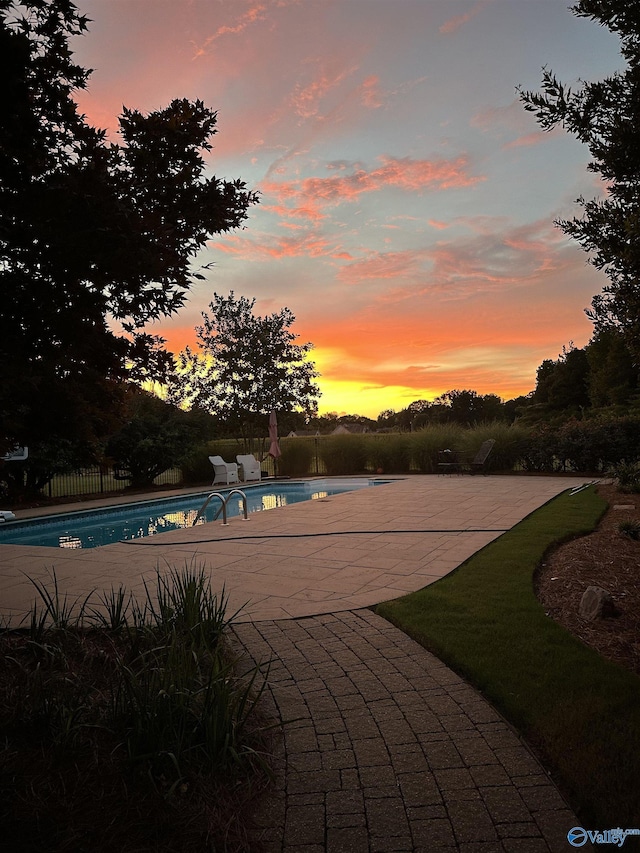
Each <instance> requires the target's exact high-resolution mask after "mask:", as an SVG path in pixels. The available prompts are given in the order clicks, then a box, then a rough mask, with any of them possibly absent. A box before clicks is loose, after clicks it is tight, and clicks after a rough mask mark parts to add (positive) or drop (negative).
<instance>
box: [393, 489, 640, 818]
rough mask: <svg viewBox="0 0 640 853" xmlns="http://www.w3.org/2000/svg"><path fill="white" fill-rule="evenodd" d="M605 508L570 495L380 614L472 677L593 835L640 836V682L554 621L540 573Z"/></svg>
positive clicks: (593, 497)
mask: <svg viewBox="0 0 640 853" xmlns="http://www.w3.org/2000/svg"><path fill="white" fill-rule="evenodd" d="M605 509H606V503H605V502H604V501H603V499H602V498H600V497H599V496H598V495H597V494H596V492H595V490H593V489H588V490H586V491H583V492H580V493H579V494H576V495H574V496H571V495H570V494H569V493H564V494H562V495H560V496H559V497H558V498H556V499H554V500H553V501H551V502H550V503H548V504H546V505H545V506H543V507H542V508H541V509H539V510H537V511H536V512H534V513H533V514H532V515H530V516H529V517H527V518H525V519H524V520H523V521H522V522H520V524H518V525H517V526H516V527H514V528H513V529H512V530H510V531H509V532H508V533H506V534H504V535H503V536H501V537H500V538H499V539H497V540H496V541H495V542H492V543H491V544H490V545H488V546H486V547H485V548H483V549H482V550H481V551H480V552H479V553H477V554H475V555H474V556H473V557H471V558H470V559H469V560H467V561H466V562H465V563H463V564H462V565H461V566H460V567H459V568H458V569H457V570H456V571H455V572H453V573H451V574H450V575H447V576H446V577H444V578H443V579H442V580H440V581H438V582H437V583H435V584H433V585H431V586H428V587H426V588H425V589H422V590H420V591H419V592H416V593H412V594H410V595H407V596H404V597H403V598H399V599H396V600H394V601H390V602H386V603H384V604H381V605H379V606H378V607H377V608H376V612H377V613H379V614H380V615H381V616H384V617H385V618H387V619H389V620H390V621H391V622H393V624H395V625H397V626H398V627H399V628H401V629H402V630H403V631H405V632H406V633H407V634H409V635H410V636H411V637H413V638H414V639H415V640H417V641H418V642H419V643H421V644H422V645H423V646H424V647H425V648H427V649H429V650H430V651H432V652H433V653H434V654H436V655H437V656H438V657H439V658H440V659H441V660H443V661H444V662H445V663H447V664H448V665H449V666H451V667H452V668H453V669H454V670H456V671H457V672H458V673H460V674H461V675H462V676H464V677H465V678H466V679H468V680H469V681H470V682H471V683H472V684H473V685H474V686H475V687H476V688H477V689H478V690H480V691H481V692H482V693H483V694H484V695H485V696H486V697H487V699H489V701H490V702H492V704H493V705H494V706H495V707H496V708H497V709H498V710H499V711H500V712H501V713H502V714H503V715H504V716H505V717H506V718H507V720H509V721H510V722H511V723H512V724H513V725H514V726H515V727H516V728H517V729H518V730H519V731H520V732H521V733H522V734H523V735H524V737H525V738H526V739H527V740H528V742H529V743H530V744H531V745H532V746H533V747H534V749H536V751H537V752H538V754H539V755H540V757H541V759H542V761H543V763H544V764H545V766H546V767H547V768H548V769H549V770H550V771H551V772H552V774H553V775H554V778H555V779H556V781H557V782H558V783H559V785H560V787H561V789H562V790H564V792H565V793H566V794H567V796H568V797H569V798H570V800H571V802H572V805H573V807H574V808H575V809H576V810H577V811H578V813H579V814H580V817H581V819H582V820H583V821H584V822H585V825H591V826H594V827H596V826H597V827H601V828H610V827H617V826H622V827H638V826H640V759H639V756H640V679H638V677H637V676H635V675H634V674H632V673H630V672H628V671H627V670H625V669H623V668H622V667H620V666H618V665H616V664H613V663H609V662H608V661H605V660H604V659H603V658H601V657H600V655H599V654H598V653H597V652H595V651H593V650H592V649H590V648H588V647H587V646H585V645H583V644H582V643H581V642H580V641H579V640H577V639H576V638H574V637H573V636H572V635H570V634H569V633H568V632H567V631H566V630H565V629H564V628H562V627H560V626H559V625H557V624H556V623H555V622H553V621H552V620H551V619H550V618H548V617H547V616H546V615H545V612H544V610H543V608H542V606H541V605H540V603H539V602H538V600H537V598H536V597H535V595H534V592H533V575H534V572H535V569H536V567H537V566H538V565H539V564H540V563H541V562H542V561H543V560H544V556H545V553H546V552H547V550H548V549H549V548H550V547H552V546H553V545H554V544H557V543H558V542H561V541H563V540H566V539H567V538H570V537H574V536H577V535H580V534H583V533H586V532H589V531H590V530H592V529H593V528H594V527H595V526H596V525H597V523H598V521H599V519H600V518H601V517H602V515H603V513H604V511H605Z"/></svg>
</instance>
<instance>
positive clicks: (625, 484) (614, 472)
mask: <svg viewBox="0 0 640 853" xmlns="http://www.w3.org/2000/svg"><path fill="white" fill-rule="evenodd" d="M608 473H609V476H611V477H614V478H615V479H616V480H617V482H618V488H619V489H620V491H621V492H628V493H629V492H636V493H638V492H640V465H638V463H637V462H633V463H628V462H620V463H619V464H618V465H614V466H613V468H611V469H610V470H609V472H608Z"/></svg>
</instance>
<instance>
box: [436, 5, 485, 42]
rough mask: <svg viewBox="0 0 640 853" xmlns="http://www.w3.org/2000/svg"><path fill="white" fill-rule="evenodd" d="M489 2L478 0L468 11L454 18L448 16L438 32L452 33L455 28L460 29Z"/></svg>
mask: <svg viewBox="0 0 640 853" xmlns="http://www.w3.org/2000/svg"><path fill="white" fill-rule="evenodd" d="M489 3H491V0H480V2H478V3H476V5H475V6H474V7H473V9H471V10H470V11H469V12H466V13H465V14H464V15H456V17H455V18H450V19H449V20H448V21H446V22H445V23H444V24H443V25H442V26H441V27H440V32H441V33H443V34H446V35H449V34H450V33H454V32H455V31H456V30H458V29H460V27H462V26H463V25H464V24H466V23H468V22H469V21H470V20H472V18H475V17H476V15H478V14H480V12H482V10H483V9H484V8H485V7H486V6H488V5H489Z"/></svg>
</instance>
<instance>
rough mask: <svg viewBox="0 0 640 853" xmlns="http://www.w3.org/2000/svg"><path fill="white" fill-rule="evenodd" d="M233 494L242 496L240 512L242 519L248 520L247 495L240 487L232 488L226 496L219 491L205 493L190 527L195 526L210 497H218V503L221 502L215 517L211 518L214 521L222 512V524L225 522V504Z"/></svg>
mask: <svg viewBox="0 0 640 853" xmlns="http://www.w3.org/2000/svg"><path fill="white" fill-rule="evenodd" d="M233 495H240V496H241V497H242V514H243V516H244V520H245V521H249V514H248V510H247V496H246V495H245V493H244V492H243V491H242V489H232V490H231V491H230V492H229V494H228V495H227V496H226V498H225V496H224V495H223V494H222V493H221V492H211V494H210V495H207V499H206V500H205V502H204V503H203V504H202V506H201V507H200V509H199V510H198V512H197V513H196V517H195V518H194V519H193V524H192V525H191V526H192V527H195V526H196V524H197V522H198V519H199V518H200V516H201V515H202V513H203V512H204V511H205V509H206V508H207V507H208V506H209V502H210V501H211V499H212V498H220V504H221V506H220V509H219V510H218V512H217V513H216V515H215V518H214V519H213V520H214V521H215V520H216V518H218V516H219V515H220V512H222V524H223V525H224V524H227V504H228V503H229V501H230V500H231V498H232V496H233Z"/></svg>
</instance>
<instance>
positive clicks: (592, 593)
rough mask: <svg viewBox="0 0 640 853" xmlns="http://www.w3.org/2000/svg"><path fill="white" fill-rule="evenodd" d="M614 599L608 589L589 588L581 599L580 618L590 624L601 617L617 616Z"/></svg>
mask: <svg viewBox="0 0 640 853" xmlns="http://www.w3.org/2000/svg"><path fill="white" fill-rule="evenodd" d="M615 614H616V609H615V606H614V604H613V598H612V597H611V594H610V593H608V592H607V590H606V589H602V588H601V587H599V586H588V587H587V588H586V590H585V591H584V594H583V596H582V598H581V599H580V616H582V618H583V619H587V620H589V621H590V622H591V621H593V620H594V619H597V618H599V617H602V618H606V617H607V616H615Z"/></svg>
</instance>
